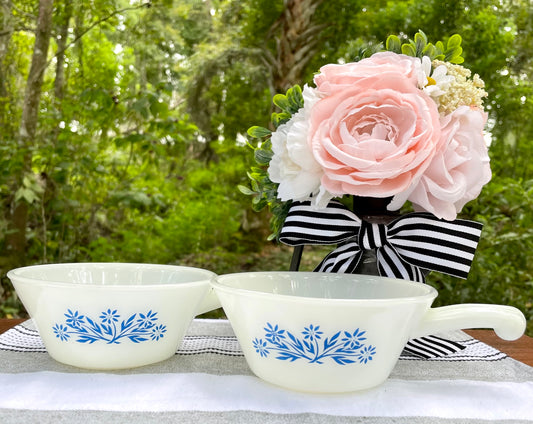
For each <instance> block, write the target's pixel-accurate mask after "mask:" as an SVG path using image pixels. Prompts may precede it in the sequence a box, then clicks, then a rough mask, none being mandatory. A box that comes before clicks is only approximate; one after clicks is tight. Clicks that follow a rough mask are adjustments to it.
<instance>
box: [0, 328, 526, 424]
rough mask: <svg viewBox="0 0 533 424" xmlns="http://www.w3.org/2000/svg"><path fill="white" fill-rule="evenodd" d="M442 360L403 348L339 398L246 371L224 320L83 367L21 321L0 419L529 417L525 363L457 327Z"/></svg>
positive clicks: (9, 339) (3, 369)
mask: <svg viewBox="0 0 533 424" xmlns="http://www.w3.org/2000/svg"><path fill="white" fill-rule="evenodd" d="M441 336H443V337H446V338H448V339H451V340H455V341H458V342H460V343H462V344H463V345H464V346H466V348H465V349H464V350H462V351H460V352H457V353H455V354H452V355H449V356H448V357H446V358H433V359H420V358H417V357H415V356H413V355H409V354H405V353H404V354H403V355H402V357H401V358H400V360H399V361H398V364H397V365H396V367H395V369H394V370H393V372H392V375H391V376H390V378H389V380H388V381H387V382H386V383H385V384H383V385H382V386H380V387H377V388H375V389H371V390H367V391H363V392H357V393H351V394H342V395H315V394H305V393H298V392H292V391H288V390H285V389H282V388H279V387H275V386H273V385H271V384H268V383H266V382H263V381H262V380H259V379H258V378H256V377H255V376H254V375H253V374H252V373H251V371H250V370H249V368H248V366H247V364H246V361H245V360H244V357H243V355H242V351H241V350H240V347H239V344H238V342H237V340H236V338H235V336H234V334H233V331H232V330H231V326H230V325H229V323H228V322H227V321H225V320H195V321H194V322H193V323H192V325H191V327H190V329H189V332H188V334H187V336H186V337H185V340H184V341H183V344H182V345H181V346H180V348H179V349H178V351H177V353H176V355H174V357H172V358H170V359H168V360H166V361H164V362H161V363H158V364H153V365H149V366H146V367H140V368H136V369H132V370H125V371H116V372H91V371H87V370H82V369H78V368H74V367H70V366H66V365H62V364H59V363H57V362H55V361H54V360H53V359H51V358H50V357H49V356H48V354H46V351H45V349H44V346H43V345H42V342H41V339H40V337H39V335H38V333H37V332H36V331H35V329H34V327H33V325H32V323H31V321H28V322H26V323H24V324H23V325H19V326H17V327H15V328H13V329H11V330H9V331H8V332H6V333H5V334H3V335H0V422H1V423H6V424H7V423H20V422H32V423H33V422H39V423H62V422H74V421H75V422H80V423H86V422H98V423H100V422H113V423H115V422H118V423H122V422H123V423H149V422H158V423H165V422H195V423H202V424H203V423H225V422H228V423H230V422H231V423H235V422H251V423H255V422H257V423H265V422H268V423H278V422H279V423H289V422H295V423H296V422H297V423H320V422H324V423H358V422H365V423H390V422H394V423H429V422H430V423H462V422H465V423H478V422H479V423H481V422H484V423H485V422H487V421H492V422H494V423H502V422H515V423H520V422H533V367H529V366H527V365H525V364H522V363H520V362H518V361H515V360H513V359H511V358H509V357H507V356H506V355H505V354H503V353H502V352H499V351H498V350H496V349H494V348H492V347H490V346H487V345H485V344H484V343H481V342H479V341H477V340H474V339H472V338H471V337H469V336H468V335H466V334H465V333H463V332H461V331H457V332H452V333H447V334H443V335H441Z"/></svg>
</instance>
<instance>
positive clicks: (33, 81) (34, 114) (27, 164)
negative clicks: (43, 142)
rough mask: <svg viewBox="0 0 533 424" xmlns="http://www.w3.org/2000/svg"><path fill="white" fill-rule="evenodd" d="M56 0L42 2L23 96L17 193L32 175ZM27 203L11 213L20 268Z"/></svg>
mask: <svg viewBox="0 0 533 424" xmlns="http://www.w3.org/2000/svg"><path fill="white" fill-rule="evenodd" d="M52 11H53V0H41V1H40V2H39V16H38V18H37V28H36V31H35V45H34V48H33V57H32V61H31V66H30V72H29V74H28V80H27V82H26V90H25V93H24V105H23V109H22V117H21V122H20V129H19V134H18V149H19V150H20V152H23V154H22V156H23V161H22V164H21V167H20V169H19V172H18V174H19V175H18V180H17V181H18V184H19V186H18V187H16V188H15V191H16V190H17V189H18V188H19V187H20V186H21V185H22V180H23V178H24V175H25V174H27V173H29V172H31V163H32V154H31V151H32V144H33V142H34V140H35V135H36V129H37V120H38V115H39V102H40V99H41V90H42V85H43V77H44V71H45V69H46V59H47V55H48V47H49V45H50V33H51V29H52ZM28 206H29V205H28V203H27V202H26V201H25V200H24V199H20V200H18V201H16V202H14V203H13V204H12V206H11V210H10V211H9V212H10V214H11V217H10V218H11V219H10V227H11V228H10V230H11V231H10V233H9V235H8V237H7V243H8V249H9V250H10V256H11V259H12V260H11V261H10V262H11V265H12V266H13V265H19V264H22V263H23V262H24V254H25V249H26V226H27V223H28Z"/></svg>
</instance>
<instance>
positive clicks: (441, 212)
mask: <svg viewBox="0 0 533 424" xmlns="http://www.w3.org/2000/svg"><path fill="white" fill-rule="evenodd" d="M486 121H487V114H486V113H484V112H482V111H481V110H479V109H471V108H470V107H468V106H460V107H459V108H458V109H456V110H455V111H454V112H452V113H450V114H449V115H446V116H444V117H443V118H442V132H441V137H442V141H443V143H442V145H441V149H440V150H439V151H438V152H437V154H436V155H435V157H434V158H433V161H432V162H431V164H430V165H429V167H428V169H427V170H426V172H425V173H424V175H423V176H422V178H421V179H420V182H419V183H418V185H417V186H416V187H415V188H414V190H413V191H412V193H411V194H410V195H409V197H408V200H410V201H411V202H412V203H413V206H414V207H415V209H417V210H420V209H421V210H425V211H427V212H431V213H432V214H433V215H435V216H436V217H438V218H444V219H446V220H453V219H455V218H456V217H457V214H458V213H459V212H460V211H461V210H462V209H463V206H464V205H465V204H466V203H467V202H469V201H470V200H472V199H475V198H476V197H478V196H479V193H480V192H481V188H482V187H483V186H484V185H485V184H487V183H488V182H489V181H490V179H491V176H492V174H491V170H490V163H489V155H488V151H487V145H486V144H485V140H484V138H483V128H484V126H485V123H486Z"/></svg>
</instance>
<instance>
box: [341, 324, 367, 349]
mask: <svg viewBox="0 0 533 424" xmlns="http://www.w3.org/2000/svg"><path fill="white" fill-rule="evenodd" d="M365 333H366V331H360V330H359V328H358V329H357V330H355V331H354V332H353V333H349V332H348V331H345V332H344V335H345V336H346V337H344V338H343V339H342V341H343V342H344V346H346V347H348V346H349V347H350V349H359V348H360V347H361V346H362V343H361V342H362V341H364V340H366V337H363V335H364V334H365Z"/></svg>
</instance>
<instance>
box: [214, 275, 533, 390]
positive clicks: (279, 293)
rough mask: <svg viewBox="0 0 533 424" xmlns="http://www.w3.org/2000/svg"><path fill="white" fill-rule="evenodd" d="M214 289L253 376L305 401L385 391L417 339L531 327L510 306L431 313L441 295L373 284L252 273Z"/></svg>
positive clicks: (385, 281) (510, 335)
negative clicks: (308, 395)
mask: <svg viewBox="0 0 533 424" xmlns="http://www.w3.org/2000/svg"><path fill="white" fill-rule="evenodd" d="M213 287H214V288H215V291H216V294H217V296H218V298H219V300H220V302H221V304H222V307H223V308H224V311H225V313H226V315H227V317H228V319H229V320H230V322H231V325H232V327H233V329H234V331H235V334H236V336H237V338H238V340H239V343H240V345H241V347H242V349H243V352H244V355H245V358H246V361H247V363H248V365H249V366H250V368H251V370H252V371H253V372H254V373H255V374H256V375H257V376H258V377H260V378H261V379H263V380H265V381H268V382H270V383H273V384H276V385H279V386H282V387H285V388H288V389H292V390H297V391H305V392H320V393H336V392H350V391H356V390H363V389H368V388H371V387H374V386H377V385H379V384H381V383H383V382H384V381H385V380H386V379H387V378H388V376H389V374H390V372H391V371H392V369H393V367H394V365H395V364H396V362H397V360H398V358H399V356H400V354H401V352H402V349H403V347H404V346H405V344H406V343H407V341H408V340H409V339H410V338H413V337H418V336H422V335H428V334H434V333H437V332H440V331H447V330H456V329H464V328H480V327H481V328H484V327H490V328H494V329H495V330H496V332H497V334H498V335H499V336H500V337H502V338H505V339H508V340H512V339H516V338H518V337H520V336H521V335H522V334H523V332H524V330H525V324H526V322H525V318H524V316H523V314H522V313H521V312H520V311H519V310H517V309H516V308H513V307H510V306H502V305H482V304H463V305H453V306H445V307H441V308H431V304H432V302H433V300H434V299H435V298H436V297H437V291H436V290H435V289H434V288H433V287H431V286H428V285H425V284H421V283H414V282H410V281H405V280H397V279H391V278H384V277H376V276H368V275H353V274H329V273H315V272H313V273H307V272H252V273H240V274H227V275H222V276H219V277H217V278H216V279H215V280H214V282H213Z"/></svg>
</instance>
